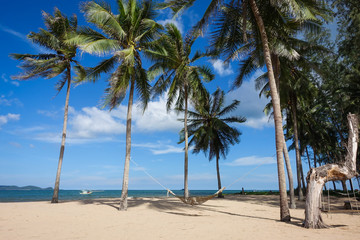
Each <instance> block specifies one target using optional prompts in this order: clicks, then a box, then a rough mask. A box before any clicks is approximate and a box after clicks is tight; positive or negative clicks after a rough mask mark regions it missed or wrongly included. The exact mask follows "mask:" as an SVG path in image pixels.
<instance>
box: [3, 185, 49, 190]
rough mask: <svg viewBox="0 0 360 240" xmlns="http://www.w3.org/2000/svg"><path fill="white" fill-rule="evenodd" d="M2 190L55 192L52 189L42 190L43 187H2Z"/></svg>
mask: <svg viewBox="0 0 360 240" xmlns="http://www.w3.org/2000/svg"><path fill="white" fill-rule="evenodd" d="M0 190H53V188H52V187H48V188H41V187H36V186H24V187H18V186H5V185H0Z"/></svg>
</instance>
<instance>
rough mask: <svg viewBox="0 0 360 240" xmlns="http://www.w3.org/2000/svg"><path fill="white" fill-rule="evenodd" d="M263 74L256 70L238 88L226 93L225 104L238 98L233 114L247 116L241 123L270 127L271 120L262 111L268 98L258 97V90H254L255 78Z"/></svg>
mask: <svg viewBox="0 0 360 240" xmlns="http://www.w3.org/2000/svg"><path fill="white" fill-rule="evenodd" d="M261 74H263V71H261V70H258V71H257V72H256V73H255V74H254V76H253V78H251V80H250V81H245V82H243V84H242V85H241V87H239V88H238V89H236V90H234V91H232V92H229V93H228V94H226V104H229V103H230V102H232V101H233V100H235V99H236V100H239V101H240V105H239V107H238V108H237V109H236V111H234V113H233V114H238V115H240V116H244V117H246V118H247V121H246V122H245V123H243V124H242V125H244V126H248V127H252V128H257V129H262V128H264V127H272V126H273V125H274V123H273V121H269V120H268V116H266V115H265V113H264V112H263V110H264V108H265V105H266V104H267V103H268V102H269V99H266V98H263V97H262V98H259V92H258V91H256V90H255V81H254V80H255V79H256V78H257V77H259V76H260V75H261Z"/></svg>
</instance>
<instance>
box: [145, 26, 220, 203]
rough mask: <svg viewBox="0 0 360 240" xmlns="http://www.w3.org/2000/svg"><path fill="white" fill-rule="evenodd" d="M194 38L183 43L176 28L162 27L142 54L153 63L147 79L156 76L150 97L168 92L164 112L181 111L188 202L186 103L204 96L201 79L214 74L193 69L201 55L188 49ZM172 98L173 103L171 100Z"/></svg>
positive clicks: (206, 69)
mask: <svg viewBox="0 0 360 240" xmlns="http://www.w3.org/2000/svg"><path fill="white" fill-rule="evenodd" d="M194 41H195V38H191V37H190V36H188V38H187V39H185V41H184V40H183V38H182V36H181V33H180V31H179V29H177V28H176V26H175V25H174V24H167V25H166V33H165V34H164V35H163V36H162V37H161V38H160V39H159V40H157V41H155V42H154V43H153V45H152V49H151V50H148V51H146V52H145V54H146V55H147V56H149V57H150V58H151V59H152V60H153V62H154V64H153V65H152V66H151V67H150V68H149V76H151V78H154V77H155V76H157V75H160V77H159V79H158V80H157V82H156V83H155V85H154V96H158V95H159V94H162V93H163V92H165V91H166V90H168V92H167V94H168V99H167V109H168V110H170V108H171V107H172V105H173V103H174V101H175V105H176V108H177V109H184V141H185V159H184V197H185V199H188V197H189V189H188V130H187V115H188V104H189V100H190V99H192V100H194V101H195V100H197V99H199V98H201V97H203V96H205V95H206V93H207V92H206V89H205V88H204V86H203V83H202V80H205V81H211V80H212V79H213V78H214V75H213V74H212V73H211V70H210V69H209V68H208V67H207V66H197V65H195V63H194V62H195V61H196V60H198V59H200V58H202V57H204V56H205V54H201V53H200V52H196V53H195V54H194V56H193V57H192V58H190V54H191V46H192V45H193V43H194ZM175 99H176V100H175Z"/></svg>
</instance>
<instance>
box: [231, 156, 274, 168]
mask: <svg viewBox="0 0 360 240" xmlns="http://www.w3.org/2000/svg"><path fill="white" fill-rule="evenodd" d="M263 164H276V159H275V158H273V157H258V156H249V157H242V158H238V159H236V160H234V161H232V162H227V163H224V165H226V166H233V167H236V166H251V165H263Z"/></svg>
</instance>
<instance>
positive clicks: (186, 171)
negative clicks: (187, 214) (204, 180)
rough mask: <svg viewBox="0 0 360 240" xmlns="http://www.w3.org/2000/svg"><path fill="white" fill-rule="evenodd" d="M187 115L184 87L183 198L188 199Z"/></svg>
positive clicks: (186, 93) (186, 98)
mask: <svg viewBox="0 0 360 240" xmlns="http://www.w3.org/2000/svg"><path fill="white" fill-rule="evenodd" d="M187 114H188V92H187V86H185V111H184V133H185V160H184V198H185V199H188V198H189V183H188V170H189V156H188V151H189V143H188V129H187Z"/></svg>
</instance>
